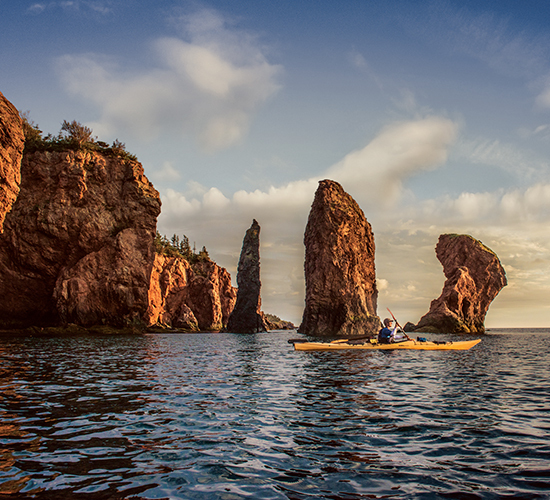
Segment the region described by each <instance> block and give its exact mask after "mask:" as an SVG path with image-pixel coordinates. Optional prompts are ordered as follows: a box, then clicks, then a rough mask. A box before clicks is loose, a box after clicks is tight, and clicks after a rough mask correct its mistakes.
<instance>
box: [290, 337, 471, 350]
mask: <svg viewBox="0 0 550 500" xmlns="http://www.w3.org/2000/svg"><path fill="white" fill-rule="evenodd" d="M479 342H481V339H476V340H459V341H456V340H449V341H443V342H431V341H429V340H425V341H424V340H406V341H404V342H396V343H394V344H379V343H378V342H377V341H376V340H366V341H364V343H358V342H357V340H355V341H354V340H353V339H341V340H334V341H333V342H296V341H295V342H294V350H296V351H333V350H339V349H380V350H396V349H418V350H421V351H446V350H456V351H465V350H467V349H470V348H472V347H474V346H475V345H476V344H479Z"/></svg>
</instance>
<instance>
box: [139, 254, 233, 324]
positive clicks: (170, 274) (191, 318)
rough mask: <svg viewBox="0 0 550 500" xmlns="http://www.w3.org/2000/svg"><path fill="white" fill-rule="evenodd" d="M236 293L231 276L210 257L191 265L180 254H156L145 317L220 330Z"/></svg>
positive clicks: (163, 322) (152, 321) (229, 311)
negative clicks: (173, 255) (168, 255)
mask: <svg viewBox="0 0 550 500" xmlns="http://www.w3.org/2000/svg"><path fill="white" fill-rule="evenodd" d="M236 295H237V292H236V290H235V288H234V287H233V286H232V285H231V275H230V274H229V273H228V272H227V270H226V269H224V268H223V267H220V266H218V265H217V264H216V263H214V262H212V261H211V260H204V261H202V262H197V263H195V264H193V265H191V264H189V262H187V260H185V259H183V258H180V257H167V256H164V255H155V261H154V265H153V272H152V274H151V281H150V286H149V308H148V309H147V314H146V317H145V319H146V322H147V323H148V324H149V325H150V326H153V325H159V326H163V327H169V328H176V329H181V330H185V331H191V332H197V331H220V330H221V329H223V328H224V327H225V326H226V325H227V322H228V319H229V315H230V314H231V311H232V310H233V308H234V306H235V301H236Z"/></svg>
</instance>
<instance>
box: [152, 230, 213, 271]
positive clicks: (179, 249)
mask: <svg viewBox="0 0 550 500" xmlns="http://www.w3.org/2000/svg"><path fill="white" fill-rule="evenodd" d="M154 244H155V252H156V253H158V254H160V255H166V256H168V257H180V258H182V259H185V260H186V261H187V262H189V263H190V264H195V263H197V262H202V261H206V260H210V256H209V255H208V251H207V250H206V247H204V246H203V247H202V250H201V251H200V252H198V253H197V252H196V250H195V248H194V245H193V248H191V245H190V244H189V238H188V237H187V236H185V234H184V235H183V237H182V239H181V240H180V238H179V236H177V235H175V234H174V236H172V238H171V239H170V240H169V239H168V238H167V237H166V236H163V235H161V234H160V233H159V232H158V231H157V234H156V236H155V242H154Z"/></svg>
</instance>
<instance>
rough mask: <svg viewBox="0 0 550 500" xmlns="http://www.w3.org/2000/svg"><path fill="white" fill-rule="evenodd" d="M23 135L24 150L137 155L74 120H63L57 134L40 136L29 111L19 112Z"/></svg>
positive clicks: (116, 155) (121, 156) (124, 157)
mask: <svg viewBox="0 0 550 500" xmlns="http://www.w3.org/2000/svg"><path fill="white" fill-rule="evenodd" d="M20 115H21V121H22V123H23V133H24V135H25V150H24V151H25V152H26V153H34V152H35V151H66V150H67V149H72V150H75V151H79V150H84V151H96V152H98V153H101V154H104V155H107V156H113V157H118V158H122V159H126V160H131V161H137V157H136V156H135V155H133V154H131V153H129V152H128V151H126V145H125V144H124V143H122V142H120V141H119V140H118V139H115V140H114V141H113V144H111V145H109V144H107V143H106V142H103V141H100V140H98V138H97V137H93V135H92V134H93V131H92V129H91V128H89V127H86V126H85V125H82V124H81V123H78V122H77V121H76V120H73V121H72V122H68V121H67V120H65V121H63V123H62V124H61V130H60V131H59V134H57V135H52V134H48V135H47V136H46V137H43V136H42V130H40V128H39V127H38V125H37V124H36V123H34V121H32V120H31V119H30V118H29V112H28V111H26V112H25V113H20Z"/></svg>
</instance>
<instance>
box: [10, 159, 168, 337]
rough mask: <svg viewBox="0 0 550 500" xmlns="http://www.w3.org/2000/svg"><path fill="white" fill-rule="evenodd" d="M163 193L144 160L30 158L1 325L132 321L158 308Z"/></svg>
mask: <svg viewBox="0 0 550 500" xmlns="http://www.w3.org/2000/svg"><path fill="white" fill-rule="evenodd" d="M159 212H160V199H159V195H158V193H157V191H156V190H155V189H154V188H153V186H152V184H151V183H150V182H149V181H148V180H147V178H146V177H145V176H144V174H143V168H142V166H141V164H140V163H138V162H137V161H132V160H129V159H126V158H122V157H114V156H105V155H102V154H99V153H95V152H86V151H72V150H66V151H63V152H47V151H42V152H36V153H31V154H27V153H25V155H24V158H23V162H22V167H21V190H20V193H19V196H18V198H17V201H16V202H15V204H14V206H13V209H12V211H11V212H10V213H9V214H8V216H7V217H6V219H5V223H4V234H3V235H2V236H1V237H0V296H1V297H2V301H1V302H0V323H1V324H3V325H4V326H5V327H6V326H22V325H48V324H58V323H68V322H71V323H77V324H79V325H82V326H87V325H92V324H97V323H105V322H107V323H109V324H113V325H117V326H118V325H127V324H129V323H131V322H133V321H136V320H139V319H140V317H141V316H142V315H143V314H144V312H145V311H146V309H147V307H148V296H147V290H148V288H149V279H150V273H151V269H152V265H153V259H154V255H153V238H154V235H155V229H156V219H157V216H158V214H159Z"/></svg>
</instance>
